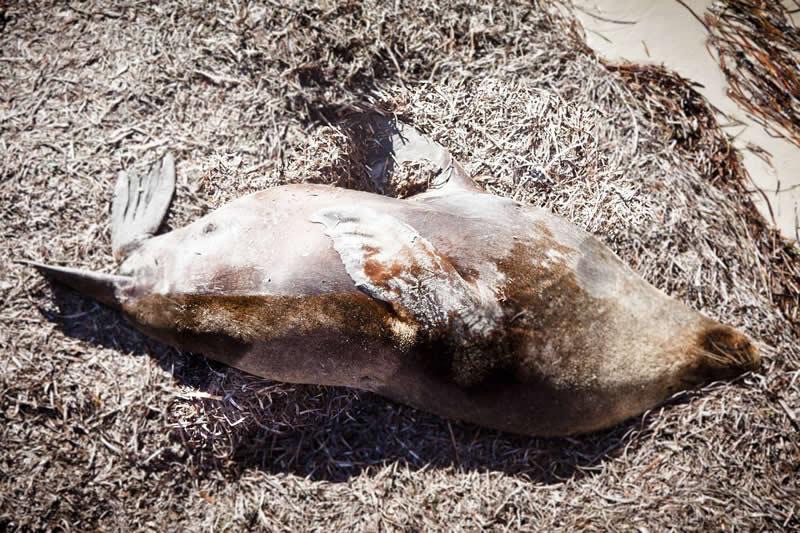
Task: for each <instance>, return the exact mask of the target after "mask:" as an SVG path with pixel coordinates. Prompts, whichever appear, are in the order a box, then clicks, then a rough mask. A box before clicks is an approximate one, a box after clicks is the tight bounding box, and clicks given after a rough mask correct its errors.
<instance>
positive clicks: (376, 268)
mask: <svg viewBox="0 0 800 533" xmlns="http://www.w3.org/2000/svg"><path fill="white" fill-rule="evenodd" d="M311 220H312V221H313V222H317V223H320V224H323V225H324V226H325V233H326V235H328V236H329V237H330V238H331V239H332V241H333V247H334V248H335V250H336V251H337V252H338V253H339V256H340V257H341V259H342V262H343V263H344V266H345V269H346V270H347V273H348V274H349V275H350V277H351V278H352V279H353V281H354V282H355V285H356V287H358V288H359V289H360V290H362V291H364V292H366V293H367V294H369V295H370V296H372V297H373V298H377V299H379V300H382V301H384V302H387V303H389V304H390V305H391V306H392V307H393V308H394V310H395V311H396V312H397V313H398V315H400V316H401V317H409V318H412V319H413V320H414V321H416V322H417V323H419V325H420V326H422V328H423V329H424V331H426V332H427V333H429V334H430V335H431V336H432V337H438V338H442V339H444V340H446V341H447V342H449V343H451V344H452V345H454V346H455V347H456V349H457V350H462V349H466V348H467V347H469V348H470V350H471V349H472V348H473V347H475V346H479V345H482V344H484V343H485V342H489V341H490V340H491V339H493V338H494V337H495V335H496V331H497V329H498V326H499V322H500V318H501V314H502V312H501V310H500V307H499V305H498V304H497V301H496V300H495V297H494V295H492V294H490V292H489V291H488V290H484V291H482V290H481V288H480V287H479V286H477V285H475V284H473V283H470V282H467V281H466V280H465V279H464V278H463V277H461V275H460V274H459V273H458V271H457V270H456V269H455V267H454V266H453V264H452V263H451V262H450V261H449V260H448V259H447V258H446V257H444V256H443V255H442V254H440V253H439V252H438V251H437V250H436V248H435V247H434V246H433V245H432V244H431V243H430V242H429V241H428V240H426V239H425V238H424V237H422V236H421V235H420V234H419V233H418V232H417V230H415V229H414V228H413V227H411V226H409V225H408V224H406V223H404V222H402V221H401V220H399V219H397V218H395V217H393V216H391V215H387V214H385V213H379V212H378V211H376V210H374V209H370V208H366V207H357V206H345V207H333V208H328V209H323V210H321V211H318V212H316V213H314V214H313V215H312V217H311Z"/></svg>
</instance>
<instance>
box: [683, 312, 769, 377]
mask: <svg viewBox="0 0 800 533" xmlns="http://www.w3.org/2000/svg"><path fill="white" fill-rule="evenodd" d="M693 352H694V353H693V355H694V356H695V357H696V362H695V364H694V365H693V368H692V370H691V371H692V373H693V376H692V378H694V379H693V381H696V382H697V383H698V384H702V383H706V382H710V381H720V380H728V379H733V378H735V377H738V376H740V375H741V374H744V373H745V372H751V371H755V370H758V368H759V367H760V366H761V356H760V354H759V353H758V349H757V348H756V347H755V346H754V345H753V343H752V342H751V341H750V339H749V338H748V337H747V336H746V335H744V334H743V333H741V332H739V331H737V330H736V329H734V328H732V327H730V326H725V325H722V324H719V323H717V322H714V321H711V320H709V321H708V322H707V323H706V324H704V326H703V327H702V329H701V331H700V333H699V334H698V336H697V341H696V347H695V349H694V350H693Z"/></svg>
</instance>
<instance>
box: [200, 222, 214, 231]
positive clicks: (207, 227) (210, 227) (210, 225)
mask: <svg viewBox="0 0 800 533" xmlns="http://www.w3.org/2000/svg"><path fill="white" fill-rule="evenodd" d="M215 229H217V225H216V224H214V223H213V222H209V223H208V224H206V225H205V226H204V227H203V233H211V232H212V231H214V230H215Z"/></svg>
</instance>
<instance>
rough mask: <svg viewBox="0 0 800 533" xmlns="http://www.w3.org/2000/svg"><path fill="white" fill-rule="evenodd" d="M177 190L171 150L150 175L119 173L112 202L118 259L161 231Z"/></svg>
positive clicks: (113, 248) (152, 169)
mask: <svg viewBox="0 0 800 533" xmlns="http://www.w3.org/2000/svg"><path fill="white" fill-rule="evenodd" d="M174 193H175V159H174V158H173V157H172V154H170V153H169V152H168V153H167V154H166V155H165V156H164V157H163V158H162V159H161V160H160V161H158V162H156V163H155V164H154V165H153V166H151V167H150V170H149V172H147V174H135V175H134V174H129V173H127V172H125V171H122V172H120V173H119V175H118V176H117V184H116V186H115V188H114V200H113V203H112V204H111V248H112V250H113V252H114V257H116V258H117V260H122V259H123V258H124V257H125V256H126V255H127V254H128V253H129V252H130V251H131V250H132V249H133V248H136V247H137V246H138V244H139V243H140V242H141V241H142V240H144V239H147V238H148V237H151V236H153V235H154V234H155V233H156V231H158V227H159V226H160V225H161V222H162V221H163V220H164V217H165V216H166V214H167V209H169V204H170V202H171V201H172V195H173V194H174Z"/></svg>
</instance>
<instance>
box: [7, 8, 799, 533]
mask: <svg viewBox="0 0 800 533" xmlns="http://www.w3.org/2000/svg"><path fill="white" fill-rule="evenodd" d="M2 21H3V24H4V25H5V26H4V29H3V32H2V34H1V35H0V51H2V55H1V56H0V146H2V150H0V205H2V210H0V220H1V221H2V223H1V224H0V236H1V237H2V239H3V242H4V244H5V246H4V247H3V249H2V250H0V265H2V270H0V272H1V274H0V298H2V306H0V348H2V355H0V528H2V527H4V526H21V527H23V528H45V527H50V528H63V529H92V528H102V529H132V528H137V529H139V528H141V529H152V530H162V529H164V527H165V525H166V524H169V525H170V526H173V527H175V528H176V529H177V528H180V529H223V528H236V529H245V528H248V529H249V528H263V529H270V530H298V529H301V530H304V529H323V528H325V529H353V530H370V531H372V530H377V529H381V530H382V529H415V530H419V529H445V528H446V529H453V530H464V529H470V530H473V529H483V528H485V529H514V530H516V529H556V528H558V529H575V528H585V527H588V526H594V527H595V528H604V529H607V528H620V529H621V528H631V529H633V528H642V529H645V528H646V529H666V528H671V529H684V528H687V529H688V528H694V529H700V528H706V527H709V528H710V527H727V528H731V529H732V528H741V529H745V528H746V529H755V528H759V529H762V528H769V529H777V528H782V527H784V528H791V527H795V528H796V527H798V526H800V512H798V509H797V502H798V501H800V475H798V474H800V472H798V457H799V456H800V445H799V444H798V438H797V434H798V430H799V429H800V427H798V424H799V423H800V421H799V420H798V416H800V415H799V414H798V408H797V406H798V405H800V323H799V321H798V313H800V296H798V287H800V256H798V252H797V248H795V247H792V246H790V245H788V244H786V243H785V242H783V241H781V239H780V238H779V237H778V236H777V234H776V233H775V232H774V231H773V230H771V229H769V228H768V227H767V226H766V225H765V224H764V222H763V221H762V220H761V219H760V217H759V216H758V214H757V213H756V211H755V209H754V208H753V206H752V204H751V203H750V200H749V197H748V196H747V194H746V192H745V190H744V186H743V185H742V184H743V183H744V176H743V169H742V167H741V166H740V165H739V162H738V159H737V157H736V154H735V153H733V152H732V150H731V147H730V144H729V143H728V140H727V139H726V138H725V137H724V136H723V135H722V134H721V133H720V130H719V129H718V127H717V124H716V121H715V119H714V116H713V114H712V113H711V112H710V111H709V108H708V106H707V104H706V103H705V102H704V101H703V99H702V98H701V97H700V96H699V95H698V94H697V93H696V92H695V91H694V90H693V89H692V88H691V87H690V86H689V84H687V83H686V82H685V80H682V79H681V78H679V77H678V76H675V75H673V74H671V73H669V72H666V71H664V70H662V69H658V68H652V67H639V66H633V65H625V66H607V65H604V64H603V63H602V62H600V61H599V60H598V59H597V58H596V57H594V55H593V54H592V53H591V51H589V50H587V49H586V47H585V45H584V44H583V41H582V39H581V37H580V35H579V34H578V33H577V32H576V31H575V30H574V28H573V26H572V21H571V20H569V19H567V18H563V17H562V16H559V15H556V14H554V13H553V12H551V11H549V10H548V9H547V6H542V5H537V4H532V3H531V2H527V1H525V2H522V1H520V2H497V3H491V2H490V3H487V2H481V3H467V2H458V1H448V2H439V1H437V2H432V1H431V2H428V1H426V0H418V1H414V2H407V3H403V4H400V3H386V2H378V1H372V2H342V3H327V2H322V3H317V2H311V1H297V2H290V3H282V4H280V5H279V4H278V3H275V4H270V5H269V7H266V8H265V7H263V6H259V5H257V4H255V3H253V4H250V3H248V2H234V3H231V4H225V5H223V4H215V3H211V4H204V3H194V2H185V1H183V0H180V1H178V0H166V1H164V2H159V3H151V4H148V3H142V2H134V1H131V2H127V1H123V2H118V3H116V4H114V6H113V7H109V4H107V3H106V2H102V1H99V0H95V1H91V0H90V1H86V2H82V3H73V4H64V3H60V2H34V3H31V4H30V5H25V6H22V5H14V6H11V7H6V8H5V12H4V13H3V16H2ZM363 110H369V111H376V110H377V111H380V112H383V113H397V114H400V115H402V116H403V117H404V118H405V119H406V120H408V121H411V122H413V123H414V124H415V125H416V126H417V127H419V128H422V129H424V130H426V131H427V132H428V133H430V135H432V136H433V137H434V138H435V139H436V140H438V141H439V142H441V143H443V144H444V145H446V146H447V147H448V148H449V149H451V150H452V151H453V153H454V154H455V155H456V156H457V157H458V158H459V159H460V160H461V161H462V163H463V164H464V166H465V167H466V168H467V169H468V170H469V172H470V173H472V174H473V175H474V176H476V178H477V180H478V181H479V182H480V183H481V184H482V185H483V186H484V187H485V188H486V189H488V190H490V191H493V192H495V193H497V194H503V195H507V196H512V197H515V198H517V199H519V200H521V201H524V202H528V203H532V204H536V205H543V206H546V207H548V208H550V209H552V210H554V211H556V212H557V213H559V214H561V215H563V216H564V217H566V218H568V219H570V220H571V221H573V222H574V223H576V224H578V225H580V226H582V227H584V228H586V229H588V230H589V231H591V232H592V233H594V234H596V235H597V236H598V237H599V238H600V239H602V240H603V241H604V242H606V243H607V244H608V245H609V246H611V247H612V248H613V249H614V250H615V251H616V252H617V253H618V254H619V255H620V256H621V257H622V258H623V260H624V261H626V262H627V263H629V264H630V265H632V266H633V268H635V269H636V270H637V271H638V272H639V273H640V274H642V275H643V276H645V277H646V278H647V279H648V280H649V281H651V282H652V283H654V284H655V285H656V286H658V287H660V288H662V289H663V290H665V291H667V292H668V293H670V294H672V295H674V296H675V297H677V298H679V299H681V300H683V301H686V302H687V303H688V304H689V305H691V306H693V307H695V308H696V309H699V310H701V311H703V312H705V313H707V314H709V315H711V316H714V317H716V318H719V319H722V320H724V321H725V322H726V323H730V324H732V325H734V326H736V327H739V328H742V329H743V330H745V331H747V332H748V333H749V334H750V335H751V336H752V337H753V338H755V339H756V340H757V341H758V343H759V345H760V346H761V348H762V350H763V353H764V355H765V361H766V362H765V367H764V369H763V371H761V372H759V373H757V374H754V375H751V376H749V377H747V378H744V379H742V380H740V381H739V382H738V383H735V384H717V385H714V386H711V387H708V388H707V389H706V390H704V391H701V392H699V393H692V394H685V395H682V396H681V397H680V398H677V399H676V401H674V402H672V404H670V405H668V406H665V407H663V408H659V409H657V410H656V412H654V413H651V414H649V415H648V416H645V417H642V418H640V419H637V420H633V421H630V422H628V423H626V424H623V425H622V426H620V427H617V428H615V429H613V430H610V431H607V432H603V433H598V434H594V435H589V436H584V437H579V438H570V439H551V440H547V439H531V438H524V437H519V436H514V435H508V434H503V433H498V432H494V431H489V430H484V429H480V428H477V427H474V426H471V425H468V424H460V423H455V422H448V421H446V420H442V419H440V418H437V417H434V416H430V415H427V414H425V413H422V412H419V411H416V410H414V409H410V408H407V407H403V406H400V405H397V404H393V403H391V402H388V401H385V400H383V399H380V398H377V397H375V396H373V395H370V394H363V393H357V392H354V391H348V390H341V389H332V388H324V387H316V386H294V385H286V384H280V383H271V382H267V381H265V380H258V379H254V378H252V377H249V376H247V375H244V374H242V373H241V372H237V371H234V370H229V369H226V368H225V367H222V366H220V365H217V364H214V363H210V362H207V361H206V360H204V359H203V358H201V357H199V356H196V355H190V354H183V353H178V352H176V351H174V350H170V349H167V348H165V347H163V346H161V345H159V344H157V343H155V342H153V341H150V340H148V339H146V338H145V337H143V336H142V335H140V334H138V333H136V332H135V331H134V330H132V329H131V328H130V327H129V326H127V325H126V324H125V322H124V321H123V320H122V319H121V318H120V317H119V315H117V314H116V313H114V312H111V311H108V310H105V309H103V308H102V307H100V306H98V305H97V304H95V303H93V302H90V301H88V300H85V299H82V298H79V297H77V296H75V295H74V294H72V293H70V292H68V291H64V290H61V289H58V288H53V287H50V286H48V285H47V284H46V283H44V282H43V281H42V280H41V279H40V278H39V277H38V276H36V275H35V274H34V273H33V272H31V271H30V270H28V269H25V268H22V267H20V266H19V265H17V264H15V263H13V260H14V259H17V258H32V259H45V260H47V261H49V262H55V263H63V264H69V265H73V266H78V267H87V268H96V269H100V268H106V269H109V268H111V267H112V262H113V260H112V258H111V254H110V245H109V203H110V202H109V199H110V195H111V191H112V188H113V181H114V177H115V174H116V171H117V170H119V169H120V168H128V167H134V168H136V167H139V166H144V165H146V164H148V163H149V162H150V161H152V160H153V159H155V158H156V157H158V156H159V155H160V154H161V153H163V151H164V150H165V149H167V148H170V149H171V150H173V151H174V152H175V153H176V155H177V158H178V161H179V165H178V193H177V197H176V200H175V202H174V205H173V209H172V213H171V217H170V220H169V225H170V226H173V227H174V226H179V225H181V224H183V223H185V222H186V221H188V220H190V219H192V218H194V217H196V216H198V215H199V214H201V213H203V212H205V211H207V210H208V209H210V208H213V207H216V206H218V205H221V204H222V203H224V202H226V201H228V200H230V199H232V198H235V197H237V196H240V195H242V194H244V193H247V192H251V191H256V190H259V189H263V188H265V187H270V186H275V185H278V184H283V183H290V182H304V181H315V182H325V183H335V184H339V185H343V186H349V187H358V188H369V187H370V185H369V182H368V180H365V175H364V169H363V162H364V158H365V156H364V150H365V147H364V146H363V145H361V144H359V142H358V138H359V135H352V134H351V133H352V132H353V131H354V128H355V131H359V130H358V128H361V127H363V124H359V123H358V120H357V117H358V112H360V111H363ZM354 117H355V118H354ZM424 174H425V169H418V168H409V169H400V172H399V173H398V176H399V178H398V179H399V181H398V183H397V186H396V189H395V190H393V191H389V192H390V193H393V194H398V195H401V194H405V193H406V192H407V190H408V187H409V185H408V184H409V183H412V184H413V183H416V182H418V180H419V178H420V176H424Z"/></svg>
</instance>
